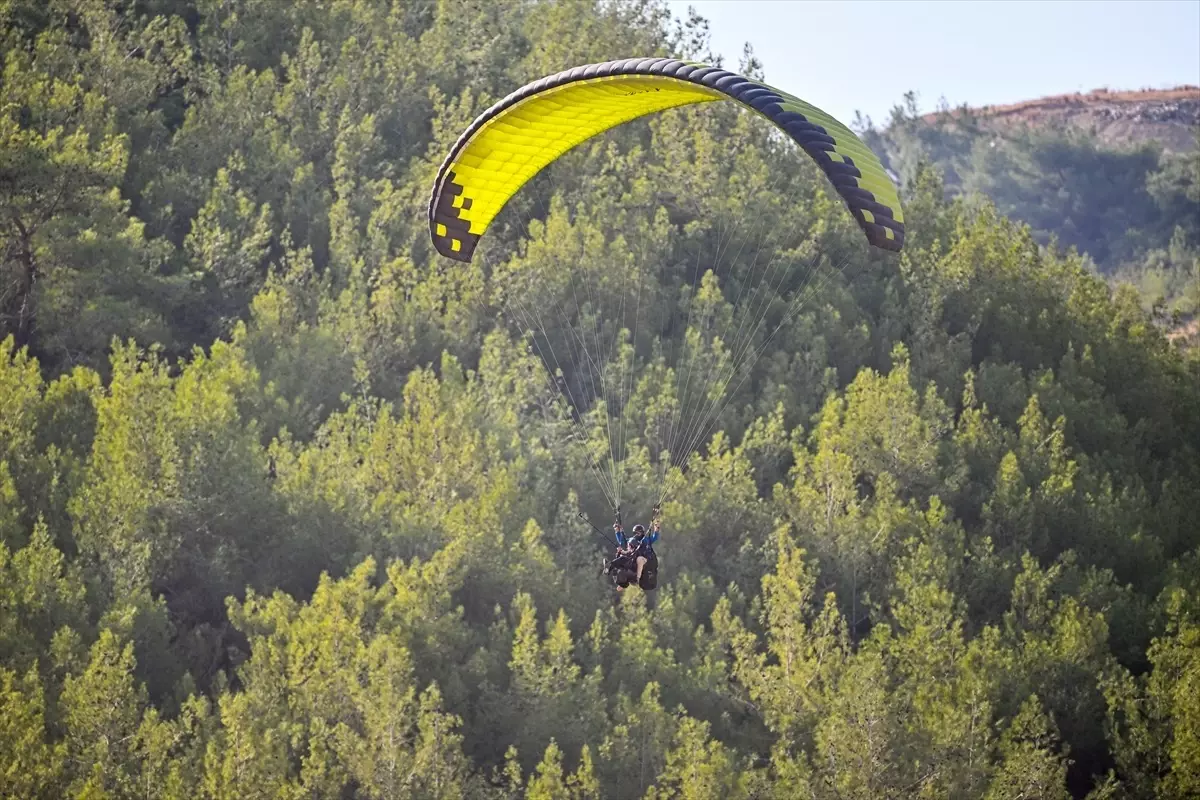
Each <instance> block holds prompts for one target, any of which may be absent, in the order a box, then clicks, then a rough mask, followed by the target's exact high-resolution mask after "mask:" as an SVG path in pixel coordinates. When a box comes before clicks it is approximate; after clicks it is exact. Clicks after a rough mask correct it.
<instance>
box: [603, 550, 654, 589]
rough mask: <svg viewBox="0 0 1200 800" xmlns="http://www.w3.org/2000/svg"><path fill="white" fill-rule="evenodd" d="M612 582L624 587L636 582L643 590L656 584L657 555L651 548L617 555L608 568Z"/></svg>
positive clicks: (652, 587)
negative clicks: (630, 553)
mask: <svg viewBox="0 0 1200 800" xmlns="http://www.w3.org/2000/svg"><path fill="white" fill-rule="evenodd" d="M609 574H611V575H612V579H613V583H615V584H616V585H617V586H620V587H621V588H622V589H624V588H625V587H626V586H628V585H629V584H631V583H636V584H637V585H638V586H640V587H642V589H643V590H645V591H650V590H651V589H654V588H655V587H656V586H658V556H657V555H655V553H654V551H653V550H651V551H650V552H649V553H648V554H647V553H638V554H637V555H628V556H618V557H617V558H616V559H614V560H613V562H612V566H611V568H610V573H609Z"/></svg>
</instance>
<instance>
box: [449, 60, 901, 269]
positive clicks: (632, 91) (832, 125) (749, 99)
mask: <svg viewBox="0 0 1200 800" xmlns="http://www.w3.org/2000/svg"><path fill="white" fill-rule="evenodd" d="M714 101H734V102H736V103H738V104H740V105H742V106H744V107H746V108H748V109H750V110H752V111H754V112H757V113H759V114H761V115H762V116H764V117H766V118H767V119H768V120H770V121H771V122H772V123H773V124H775V125H776V126H777V127H778V128H779V129H780V130H782V131H783V132H784V133H786V134H787V135H788V136H789V137H791V138H792V139H793V140H794V141H795V142H796V143H797V144H798V145H800V147H802V148H804V151H805V152H806V153H807V154H808V155H809V156H811V157H812V158H813V160H814V161H816V163H817V165H818V166H820V168H821V169H822V170H823V171H824V172H825V175H826V176H827V177H828V178H829V180H830V182H832V183H833V185H834V187H835V188H836V189H837V191H838V193H839V194H840V195H841V196H842V199H843V200H845V201H846V205H847V206H848V207H849V209H850V213H852V214H853V215H854V218H855V219H856V220H857V221H858V224H859V225H860V226H861V227H862V229H863V232H864V233H865V234H866V237H867V241H868V242H869V243H870V244H872V245H874V246H875V247H878V248H882V249H884V250H890V251H899V250H900V248H901V247H902V246H903V245H904V216H903V213H902V212H901V209H900V199H899V196H898V195H897V193H896V187H895V185H894V184H893V183H892V180H891V179H890V178H889V177H888V175H887V172H886V171H885V169H884V167H883V165H882V164H881V163H880V162H879V159H878V158H877V157H876V156H875V154H874V153H872V152H871V150H870V149H869V148H868V147H867V146H866V145H865V144H863V142H862V141H861V140H860V139H859V138H858V137H857V136H855V135H854V134H853V133H852V132H851V131H850V129H849V128H847V127H846V126H844V125H842V124H841V123H840V122H838V121H837V120H835V119H834V118H833V117H831V116H829V115H828V114H826V113H825V112H823V111H821V110H820V109H818V108H816V107H815V106H812V105H810V104H808V103H806V102H804V101H803V100H801V99H799V98H797V97H794V96H792V95H790V94H788V93H786V92H782V91H780V90H778V89H775V88H774V87H771V86H768V85H767V84H765V83H761V82H759V81H756V80H752V79H750V78H747V77H745V76H743V75H738V74H736V73H733V72H729V71H728V70H724V69H720V68H718V67H711V66H707V65H704V64H696V63H689V62H685V61H679V60H676V59H671V58H627V59H622V60H619V61H607V62H604V63H602V64H589V65H586V66H581V67H575V68H574V69H569V70H567V71H565V72H560V73H558V74H556V75H550V76H547V77H545V78H542V79H540V80H538V81H534V82H533V83H530V84H528V85H526V86H523V87H521V88H520V89H518V90H517V91H515V92H513V93H512V94H510V95H508V96H507V97H505V98H504V99H503V100H501V101H500V102H498V103H496V104H495V105H493V106H492V107H491V108H489V109H488V110H487V111H485V112H483V114H481V115H480V116H479V117H478V118H477V119H476V120H475V121H474V122H472V123H471V125H470V126H469V127H468V128H467V130H466V131H465V132H464V133H463V134H462V136H460V137H459V139H458V141H457V142H456V143H455V145H454V147H453V148H452V149H451V150H450V153H449V154H448V155H447V156H446V159H445V161H444V162H443V163H442V166H441V169H440V170H439V171H438V176H437V179H436V181H435V183H434V189H433V196H432V197H431V198H430V201H429V229H430V235H431V236H432V238H433V245H434V247H435V248H436V249H437V251H438V252H439V253H441V254H442V255H444V256H447V257H449V258H453V259H455V260H458V261H463V262H469V261H470V260H471V257H472V255H473V254H474V252H475V247H476V245H477V244H478V242H479V238H480V237H481V236H482V235H483V234H484V232H485V231H486V230H487V228H488V225H489V224H490V223H491V221H492V220H493V219H494V218H495V216H496V215H497V214H498V213H499V212H500V210H501V209H502V208H503V207H504V205H505V203H507V202H508V200H509V198H511V197H512V196H513V195H514V194H516V193H517V191H519V190H520V188H521V187H522V186H524V185H525V183H527V182H528V181H529V180H530V179H532V178H533V177H534V176H535V175H536V174H537V173H538V172H540V171H541V170H542V169H543V168H544V167H546V166H547V165H548V164H550V163H551V162H553V161H554V160H555V159H557V158H558V157H559V156H561V155H562V154H563V153H566V152H567V151H568V150H570V149H571V148H573V147H575V146H576V145H579V144H581V143H582V142H584V141H586V140H588V139H590V138H591V137H593V136H595V135H597V134H599V133H602V132H604V131H606V130H608V129H609V128H612V127H615V126H617V125H620V124H622V123H624V122H628V121H630V120H633V119H636V118H638V117H642V116H645V115H647V114H652V113H655V112H658V111H663V110H665V109H668V108H673V107H676V106H683V105H690V104H693V103H707V102H714Z"/></svg>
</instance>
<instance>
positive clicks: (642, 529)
mask: <svg viewBox="0 0 1200 800" xmlns="http://www.w3.org/2000/svg"><path fill="white" fill-rule="evenodd" d="M633 535H634V536H645V535H646V526H645V525H634V526H633Z"/></svg>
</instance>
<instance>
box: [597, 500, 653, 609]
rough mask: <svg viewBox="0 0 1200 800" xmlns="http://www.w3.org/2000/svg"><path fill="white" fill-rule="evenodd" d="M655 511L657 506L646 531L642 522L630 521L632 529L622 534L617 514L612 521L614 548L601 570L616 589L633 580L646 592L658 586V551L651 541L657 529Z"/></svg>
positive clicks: (622, 529) (623, 531) (623, 530)
mask: <svg viewBox="0 0 1200 800" xmlns="http://www.w3.org/2000/svg"><path fill="white" fill-rule="evenodd" d="M658 514H659V509H658V506H655V507H654V517H653V519H651V521H650V532H649V534H647V532H646V527H645V526H644V525H634V526H633V533H632V534H631V535H629V536H626V535H625V529H624V528H623V527H622V525H621V520H620V517H618V518H617V521H616V522H615V523H613V533H614V534H615V535H616V537H617V552H616V555H614V556H613V559H612V561H608V560H607V559H606V560H605V562H604V574H606V575H608V576H609V577H610V578H611V579H612V582H613V583H614V584H615V585H616V587H617V590H618V591H620V590H621V589H624V588H625V587H626V586H628V585H629V584H631V583H637V585H638V586H640V587H641V588H642V590H643V591H647V592H648V591H651V590H653V589H654V588H655V587H657V586H658V555H657V554H655V552H654V543H655V542H657V541H658V536H659V533H660V532H661V523H660V521H659V516H658Z"/></svg>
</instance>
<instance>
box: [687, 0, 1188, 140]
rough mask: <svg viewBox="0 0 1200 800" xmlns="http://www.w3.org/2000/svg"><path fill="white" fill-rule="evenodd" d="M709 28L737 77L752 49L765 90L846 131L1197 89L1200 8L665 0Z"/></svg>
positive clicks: (1110, 2) (1019, 1)
mask: <svg viewBox="0 0 1200 800" xmlns="http://www.w3.org/2000/svg"><path fill="white" fill-rule="evenodd" d="M668 5H669V6H670V8H671V11H672V14H673V15H674V16H675V17H676V18H679V19H682V18H686V16H687V8H688V6H693V7H695V9H696V10H697V11H698V12H699V13H700V14H701V16H704V17H706V18H707V19H708V20H709V22H710V27H711V33H712V44H713V52H714V53H719V54H721V55H723V56H724V57H725V64H724V65H725V67H726V68H728V69H734V70H736V69H737V65H738V61H739V59H740V57H741V54H742V46H743V44H744V43H745V42H747V41H749V42H750V43H751V44H752V45H753V46H754V52H755V55H756V56H757V58H758V59H759V60H760V61H761V62H762V63H763V67H764V70H765V72H766V80H767V82H768V83H770V84H773V85H775V86H778V87H779V88H780V89H782V90H784V91H787V92H789V93H791V94H794V95H796V96H797V97H800V98H802V99H804V100H807V101H808V102H810V103H812V104H813V105H815V106H817V107H818V108H821V109H822V110H824V111H827V112H829V113H830V114H832V115H833V116H834V117H836V118H838V119H841V120H842V121H843V122H846V123H850V122H852V121H853V119H854V112H855V111H856V110H857V111H862V113H863V114H864V115H868V116H870V117H871V118H872V119H873V120H874V121H875V122H876V123H877V124H882V123H886V122H887V120H888V118H889V116H890V114H891V109H892V107H893V106H895V105H897V104H898V103H901V102H902V100H903V96H904V93H905V92H907V91H910V90H911V91H915V92H916V93H917V96H918V103H919V105H920V107H921V109H922V110H923V111H932V110H935V109H936V107H937V104H938V102H939V99H940V98H942V97H944V98H945V99H946V101H947V102H948V103H949V104H950V105H951V106H958V105H962V104H963V103H966V104H968V105H971V106H982V105H1003V104H1006V103H1014V102H1019V101H1021V100H1029V99H1033V98H1037V97H1044V96H1046V95H1054V94H1067V93H1070V92H1076V91H1090V90H1092V89H1097V88H1101V87H1108V88H1110V89H1114V90H1116V89H1141V88H1147V87H1149V88H1167V87H1170V86H1177V85H1180V84H1193V85H1198V84H1200V0H1066V1H1065V2H1061V1H1057V0H997V1H996V2H984V0H961V1H959V2H954V1H953V0H922V1H918V0H911V1H908V0H882V2H879V1H877V0H668Z"/></svg>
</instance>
